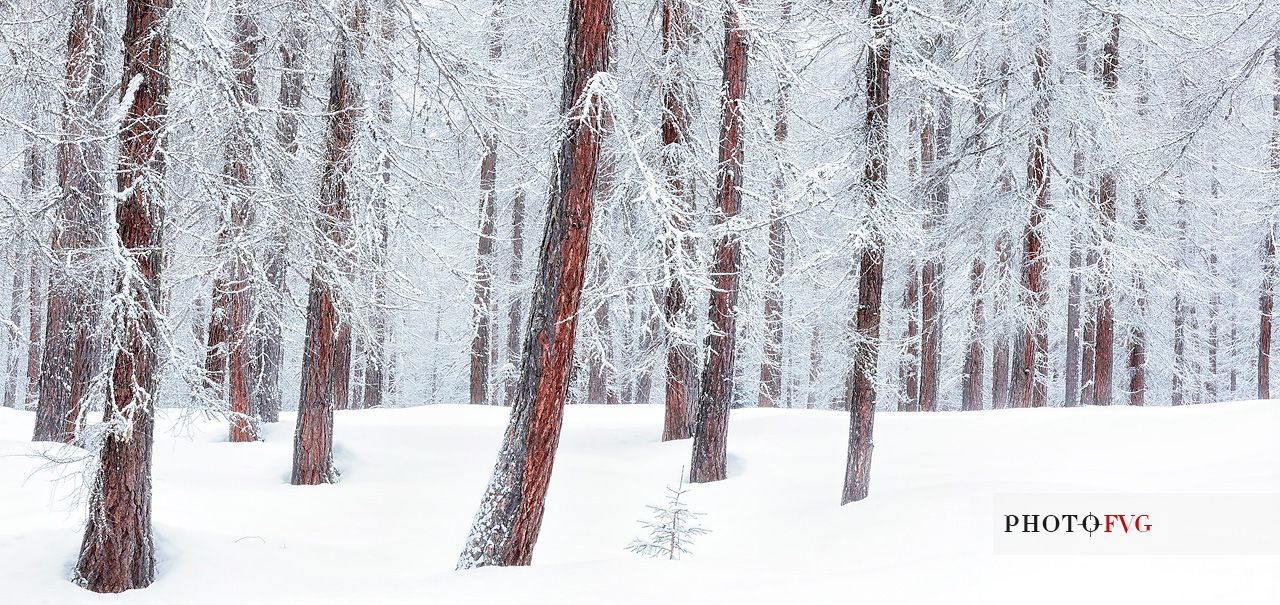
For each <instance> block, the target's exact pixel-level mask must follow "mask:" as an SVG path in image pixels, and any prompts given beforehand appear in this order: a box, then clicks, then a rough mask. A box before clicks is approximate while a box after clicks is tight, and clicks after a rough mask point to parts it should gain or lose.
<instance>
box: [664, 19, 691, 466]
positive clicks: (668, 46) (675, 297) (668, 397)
mask: <svg viewBox="0 0 1280 605" xmlns="http://www.w3.org/2000/svg"><path fill="white" fill-rule="evenodd" d="M688 19H689V16H688V7H687V6H686V5H685V0H662V52H663V61H664V62H665V63H666V65H667V68H666V69H665V70H664V73H666V74H668V77H667V78H666V79H664V80H663V82H662V87H663V91H662V107H663V111H662V147H663V151H662V157H663V162H664V167H665V169H666V179H667V188H668V190H669V192H670V194H671V197H672V199H673V201H674V204H673V206H674V207H673V208H672V212H671V217H670V218H669V220H668V223H669V224H670V227H669V229H668V233H667V234H666V237H665V238H664V241H663V265H664V267H663V272H664V273H665V274H666V275H665V277H666V283H667V292H666V297H665V299H664V301H663V304H662V312H663V319H664V320H665V323H666V326H665V333H666V345H667V372H666V374H667V376H666V388H665V389H664V394H663V401H664V405H665V414H664V416H663V422H662V440H663V441H671V440H673V439H687V438H689V437H690V436H691V433H690V422H689V419H690V416H691V411H692V410H691V409H690V408H692V407H693V398H694V389H695V388H696V386H697V375H696V374H695V372H696V370H695V368H694V358H695V356H696V351H695V350H694V342H693V340H692V338H693V337H692V335H691V333H692V331H693V306H692V305H691V304H689V284H688V283H686V281H685V277H686V276H685V275H684V269H683V267H684V265H685V263H683V262H681V261H682V260H686V259H691V258H692V256H693V240H692V239H691V238H690V237H689V234H688V231H687V229H688V228H687V225H688V221H689V215H690V214H691V213H692V211H693V203H692V202H693V195H692V193H693V192H692V189H691V188H689V187H688V186H687V183H686V171H687V163H688V158H687V154H688V148H687V147H688V144H687V143H686V141H685V134H686V130H687V126H688V120H689V116H688V112H687V109H686V103H687V101H688V100H689V99H688V94H689V92H688V90H687V85H686V82H685V77H686V76H685V74H684V73H683V72H682V71H681V70H680V69H679V67H680V65H681V63H682V62H683V60H684V54H685V47H686V44H687V42H688V34H689V27H690V24H689V22H688Z"/></svg>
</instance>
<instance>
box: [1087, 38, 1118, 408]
mask: <svg viewBox="0 0 1280 605" xmlns="http://www.w3.org/2000/svg"><path fill="white" fill-rule="evenodd" d="M1119 53H1120V15H1119V14H1116V13H1113V14H1112V15H1111V33H1110V36H1109V37H1108V39H1107V43H1106V44H1105V45H1104V46H1103V48H1102V55H1103V57H1102V83H1103V86H1104V87H1105V89H1106V92H1107V94H1108V95H1111V96H1114V95H1115V92H1116V88H1117V85H1118V84H1119V74H1118V73H1117V71H1116V70H1117V68H1118V67H1119V64H1120V57H1119ZM1098 207H1099V209H1100V210H1101V212H1102V215H1101V216H1100V217H1099V219H1100V220H1101V221H1102V223H1101V225H1102V234H1103V235H1102V249H1101V250H1100V251H1099V254H1098V267H1097V269H1098V315H1097V319H1095V320H1094V323H1095V325H1094V330H1095V332H1094V339H1095V340H1094V352H1093V399H1094V401H1093V403H1094V405H1111V390H1112V387H1111V376H1112V368H1113V366H1114V363H1113V356H1114V352H1115V311H1114V310H1113V308H1112V301H1111V296H1112V294H1111V291H1112V285H1111V277H1110V275H1111V252H1110V246H1111V243H1112V242H1114V241H1115V222H1116V177H1115V173H1114V172H1112V171H1110V170H1108V171H1106V172H1104V173H1103V174H1102V177H1101V179H1100V182H1099V184H1098Z"/></svg>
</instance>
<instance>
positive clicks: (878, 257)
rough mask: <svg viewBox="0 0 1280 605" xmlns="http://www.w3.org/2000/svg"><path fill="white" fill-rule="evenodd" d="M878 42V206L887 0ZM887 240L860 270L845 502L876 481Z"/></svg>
mask: <svg viewBox="0 0 1280 605" xmlns="http://www.w3.org/2000/svg"><path fill="white" fill-rule="evenodd" d="M868 15H869V20H870V22H871V27H872V43H871V47H870V49H869V51H868V53H867V72H866V73H867V89H866V94H867V113H866V120H865V125H866V136H867V141H866V143H867V151H868V155H867V164H866V166H865V168H864V170H863V177H862V178H863V182H864V183H865V184H866V188H867V206H868V207H870V208H872V209H874V208H875V206H876V204H877V202H878V200H880V199H883V198H885V197H886V195H887V190H888V180H889V179H888V177H889V174H888V172H889V170H888V157H889V57H890V52H891V49H892V41H891V39H890V37H889V32H888V29H889V21H888V16H887V15H886V14H885V12H884V4H883V3H882V1H881V0H871V2H870V7H869V9H868ZM883 247H884V238H883V236H882V235H881V234H880V233H879V232H878V231H877V230H875V228H874V226H873V230H872V236H871V241H870V242H869V243H868V244H867V245H866V246H865V247H864V248H863V249H862V258H861V260H860V261H859V263H858V265H859V271H858V312H857V314H856V316H855V320H854V321H855V326H854V327H855V329H856V330H857V332H858V334H857V336H858V341H857V342H858V344H857V346H856V347H855V349H854V351H855V353H854V358H853V385H852V389H851V393H850V398H849V410H850V413H849V415H850V418H849V457H848V461H847V464H846V466H845V472H844V490H843V494H842V495H841V498H840V503H841V504H848V503H850V502H855V501H858V500H862V499H863V498H866V497H867V490H868V487H869V484H870V480H871V450H872V442H871V434H872V430H873V427H874V425H875V413H876V362H877V356H878V352H879V349H880V298H881V296H882V294H883V290H884V250H883Z"/></svg>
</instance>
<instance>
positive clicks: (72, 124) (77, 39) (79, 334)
mask: <svg viewBox="0 0 1280 605" xmlns="http://www.w3.org/2000/svg"><path fill="white" fill-rule="evenodd" d="M104 12H105V11H104V10H103V9H102V7H101V6H100V5H99V3H98V2H96V1H95V0H76V2H75V4H73V5H72V9H71V29H70V33H69V34H68V36H67V70H66V74H65V76H64V78H63V83H64V85H65V86H66V92H65V94H64V102H63V123H62V128H63V134H62V140H61V141H60V142H59V144H58V184H59V185H60V188H61V196H62V199H61V200H60V203H59V209H58V216H57V220H56V222H55V223H54V228H53V241H52V249H53V257H54V260H55V262H54V263H53V264H52V266H51V267H50V272H49V290H48V303H47V312H46V321H45V343H44V350H43V352H42V356H43V357H42V359H41V364H40V388H39V391H40V396H39V403H38V406H37V408H36V424H35V432H34V435H33V440H35V441H53V440H60V441H70V440H71V439H72V438H73V437H74V434H75V430H76V426H77V424H78V421H79V417H80V407H81V399H82V397H83V394H84V393H83V391H84V388H83V387H84V385H86V384H87V383H88V382H89V381H90V379H91V377H93V376H94V375H95V374H97V372H98V369H99V366H100V364H101V360H100V353H101V351H100V348H99V341H100V336H99V335H98V334H97V332H98V331H99V330H98V325H97V324H98V311H99V306H100V305H101V304H102V302H103V301H102V299H103V297H104V294H105V292H104V291H103V288H102V284H101V283H100V281H101V279H102V277H101V275H100V272H99V271H98V270H97V268H95V267H94V266H93V262H92V259H91V257H90V255H91V254H92V252H91V251H92V250H93V249H95V248H99V247H100V246H101V245H102V243H103V233H104V230H105V229H106V226H105V215H104V213H105V205H106V198H105V195H104V192H105V190H106V185H105V184H104V182H103V179H104V177H103V174H104V172H105V171H104V170H103V153H102V149H101V147H100V144H99V141H101V140H103V139H104V138H105V137H106V135H105V133H104V132H103V131H102V124H103V121H104V120H105V119H106V115H105V114H106V107H107V105H109V103H107V102H106V97H107V84H106V63H105V61H106V55H107V53H106V50H105V49H106V17H105V15H104Z"/></svg>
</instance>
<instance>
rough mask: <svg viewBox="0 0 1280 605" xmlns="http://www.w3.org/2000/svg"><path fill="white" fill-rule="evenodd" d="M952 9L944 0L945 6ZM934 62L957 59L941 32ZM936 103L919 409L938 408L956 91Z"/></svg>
mask: <svg viewBox="0 0 1280 605" xmlns="http://www.w3.org/2000/svg"><path fill="white" fill-rule="evenodd" d="M949 7H950V3H949V2H944V6H943V10H944V11H945V10H947V9H949ZM936 49H937V50H936V56H935V57H934V60H935V62H936V63H938V64H939V65H943V66H946V65H947V64H949V63H950V62H951V60H952V58H951V56H950V55H951V53H952V40H951V36H950V35H942V36H939V38H938V40H937V41H936ZM934 98H935V99H936V102H935V105H934V107H935V108H936V111H937V113H936V115H934V116H931V117H930V118H929V120H927V122H928V123H929V128H928V129H929V130H930V131H931V132H930V135H931V136H930V140H929V145H928V157H927V158H921V162H920V172H921V175H923V176H924V180H925V182H926V184H927V187H928V191H929V195H928V202H929V207H928V209H927V212H926V214H925V222H924V229H925V238H926V242H927V244H926V246H925V254H924V264H923V266H922V267H921V271H920V406H919V407H920V411H922V412H933V411H936V410H937V409H938V384H939V376H938V375H939V373H940V372H941V366H942V336H943V334H942V326H943V322H942V317H943V302H944V300H945V298H944V296H943V291H944V290H945V276H946V258H945V257H946V253H945V251H944V249H943V246H942V243H941V241H940V239H941V238H940V237H939V236H938V233H937V232H938V230H939V228H940V227H941V226H942V221H943V219H944V217H945V216H946V214H947V207H948V206H949V205H950V202H951V183H950V173H951V167H950V155H951V95H950V93H949V92H947V91H944V90H937V91H936V92H935V94H934Z"/></svg>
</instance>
